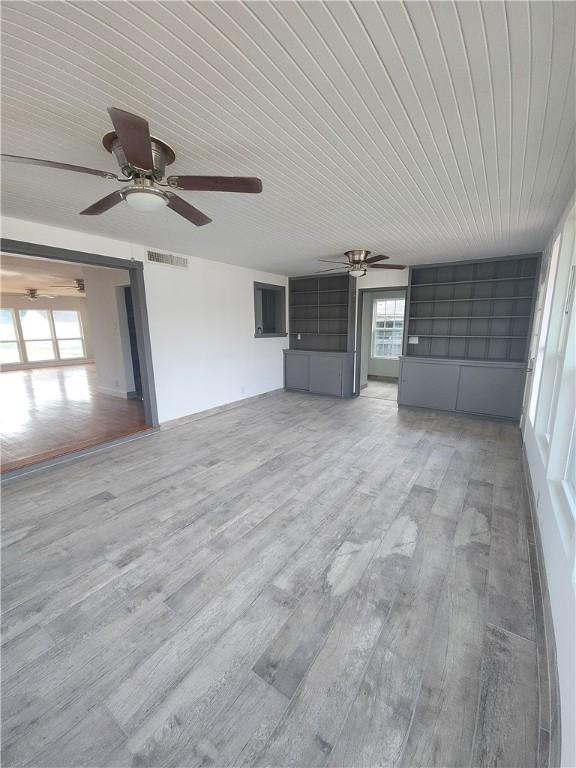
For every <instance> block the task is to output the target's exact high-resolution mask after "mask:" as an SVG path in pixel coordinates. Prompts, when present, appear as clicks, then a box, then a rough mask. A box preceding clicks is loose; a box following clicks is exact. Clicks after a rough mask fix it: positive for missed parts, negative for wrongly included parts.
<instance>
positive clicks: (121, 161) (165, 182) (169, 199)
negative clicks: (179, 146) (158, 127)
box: [1, 107, 262, 227]
mask: <svg viewBox="0 0 576 768" xmlns="http://www.w3.org/2000/svg"><path fill="white" fill-rule="evenodd" d="M108 114H109V115H110V119H111V120H112V124H113V126H114V131H112V132H111V133H107V134H106V135H105V136H104V138H103V139H102V143H103V144H104V147H105V149H107V150H108V152H110V153H112V154H113V155H114V157H115V158H116V161H117V163H118V165H119V166H120V170H121V171H122V174H123V176H124V178H122V177H120V176H117V175H116V174H115V173H110V172H109V171H99V170H97V169H95V168H85V167H84V166H81V165H70V164H69V163H57V162H52V161H51V160H41V159H39V158H35V157H20V156H19V155H1V157H2V160H4V161H6V162H11V163H25V164H27V165H40V166H45V167H47V168H57V169H60V170H63V171H74V172H76V173H86V174H89V175H91V176H100V177H102V178H103V179H111V180H113V181H128V182H129V183H128V185H127V186H125V187H122V189H117V190H116V191H115V192H112V193H110V194H109V195H106V197H103V198H102V199H101V200H98V201H97V202H96V203H93V204H92V205H90V206H89V207H88V208H86V209H85V210H84V211H81V212H80V213H81V215H83V216H98V215H100V214H101V213H105V212H106V211H109V210H110V209H111V208H113V207H114V206H115V205H118V203H121V202H123V201H126V202H127V203H128V205H130V207H132V208H134V209H135V210H137V211H142V212H144V213H151V212H153V211H156V210H160V209H161V208H163V207H164V206H168V208H170V209H171V210H172V211H174V212H175V213H177V214H178V215H179V216H183V217H184V218H185V219H187V220H188V221H190V222H192V224H195V225H196V226H197V227H202V226H203V225H204V224H209V223H210V222H211V221H212V219H210V218H208V216H206V214H204V213H202V211H199V210H198V208H195V207H194V206H193V205H190V203H188V202H186V200H184V199H183V198H182V197H180V196H179V195H176V194H175V193H174V192H173V191H172V190H174V189H179V190H180V189H181V190H187V191H194V192H244V193H258V192H262V182H261V181H260V179H257V178H253V177H239V176H167V177H166V178H165V170H166V166H167V165H171V164H172V163H173V162H174V160H175V159H176V155H175V153H174V150H173V149H172V148H171V147H169V146H168V144H165V143H164V142H163V141H160V139H155V138H153V137H152V136H150V127H149V125H148V122H147V121H146V120H145V119H144V118H143V117H139V116H138V115H133V114H131V113H130V112H125V111H124V110H123V109H116V108H115V107H110V108H109V109H108Z"/></svg>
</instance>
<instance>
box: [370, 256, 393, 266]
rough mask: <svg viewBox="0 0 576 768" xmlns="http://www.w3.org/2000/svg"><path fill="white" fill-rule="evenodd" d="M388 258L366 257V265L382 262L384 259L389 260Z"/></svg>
mask: <svg viewBox="0 0 576 768" xmlns="http://www.w3.org/2000/svg"><path fill="white" fill-rule="evenodd" d="M389 258H390V256H383V255H382V254H380V256H368V258H367V259H366V264H373V263H374V262H375V261H384V260H385V259H389Z"/></svg>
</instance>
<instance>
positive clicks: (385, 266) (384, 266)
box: [369, 264, 406, 269]
mask: <svg viewBox="0 0 576 768" xmlns="http://www.w3.org/2000/svg"><path fill="white" fill-rule="evenodd" d="M369 266H370V269H406V266H405V265H404V264H370V265H369Z"/></svg>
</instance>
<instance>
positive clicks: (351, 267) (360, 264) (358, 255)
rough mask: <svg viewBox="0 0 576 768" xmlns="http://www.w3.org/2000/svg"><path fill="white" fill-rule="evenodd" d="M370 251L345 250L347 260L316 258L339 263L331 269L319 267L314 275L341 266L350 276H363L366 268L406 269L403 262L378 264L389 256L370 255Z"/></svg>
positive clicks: (338, 269)
mask: <svg viewBox="0 0 576 768" xmlns="http://www.w3.org/2000/svg"><path fill="white" fill-rule="evenodd" d="M370 254H371V251H367V250H365V249H363V248H358V249H356V250H352V251H346V253H345V254H344V256H346V258H347V261H334V260H333V259H318V261H323V262H324V263H326V264H339V265H340V266H339V267H333V268H332V269H321V270H320V271H319V272H316V273H315V274H316V275H320V274H323V273H324V272H341V271H342V268H344V269H346V270H347V271H348V274H349V275H350V276H351V277H363V276H364V275H365V274H366V272H367V270H368V269H406V267H405V266H404V265H403V264H378V263H377V262H379V261H386V260H387V259H389V258H390V256H383V255H380V256H371V255H370Z"/></svg>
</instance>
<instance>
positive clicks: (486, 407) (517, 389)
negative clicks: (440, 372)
mask: <svg viewBox="0 0 576 768" xmlns="http://www.w3.org/2000/svg"><path fill="white" fill-rule="evenodd" d="M525 378H526V370H525V368H523V367H522V368H498V367H496V366H493V367H492V366H491V367H488V366H472V365H463V366H462V372H461V374H460V386H459V388H458V402H457V403H456V408H457V409H458V410H459V411H467V412H468V413H484V414H486V415H487V416H504V417H506V418H508V419H519V418H520V415H521V413H522V397H523V395H524V381H525Z"/></svg>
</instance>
